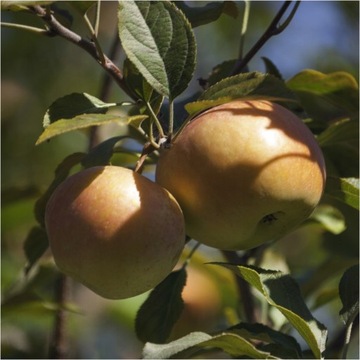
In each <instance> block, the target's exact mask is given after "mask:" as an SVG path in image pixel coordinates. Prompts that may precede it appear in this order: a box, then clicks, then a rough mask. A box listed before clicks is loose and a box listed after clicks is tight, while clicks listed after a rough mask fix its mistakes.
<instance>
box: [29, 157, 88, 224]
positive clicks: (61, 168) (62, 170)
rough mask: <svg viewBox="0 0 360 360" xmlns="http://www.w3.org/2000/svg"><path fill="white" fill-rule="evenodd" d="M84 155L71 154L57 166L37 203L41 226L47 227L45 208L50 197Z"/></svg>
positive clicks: (35, 208) (36, 210)
mask: <svg viewBox="0 0 360 360" xmlns="http://www.w3.org/2000/svg"><path fill="white" fill-rule="evenodd" d="M84 156H85V154H84V153H74V154H71V155H69V156H67V157H66V158H65V159H64V160H63V161H62V162H61V163H60V164H59V165H58V167H57V168H56V170H55V177H54V180H53V181H52V183H51V184H50V186H49V187H48V189H47V190H46V191H45V193H44V194H43V195H42V196H41V197H40V198H39V199H38V200H37V201H36V203H35V207H34V212H35V218H36V220H37V221H38V223H39V224H40V225H41V226H43V227H45V220H44V218H45V209H46V204H47V202H48V200H49V199H50V196H51V195H52V193H53V192H54V190H55V189H56V188H57V186H58V185H59V184H60V183H61V182H63V181H64V180H65V179H66V178H67V177H68V175H69V173H70V171H71V169H72V168H73V167H74V166H75V165H78V164H80V162H81V161H82V159H83V158H84Z"/></svg>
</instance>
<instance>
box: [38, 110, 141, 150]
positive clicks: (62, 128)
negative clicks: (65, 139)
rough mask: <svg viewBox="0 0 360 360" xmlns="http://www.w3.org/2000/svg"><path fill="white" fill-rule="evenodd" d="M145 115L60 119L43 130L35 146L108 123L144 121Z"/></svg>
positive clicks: (108, 115) (99, 115)
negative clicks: (54, 138)
mask: <svg viewBox="0 0 360 360" xmlns="http://www.w3.org/2000/svg"><path fill="white" fill-rule="evenodd" d="M146 117H147V116H146V115H137V116H133V117H132V116H130V117H128V116H119V115H111V114H84V115H78V116H75V117H74V118H71V119H60V120H57V121H55V122H54V123H52V124H50V125H49V126H47V127H46V128H45V130H44V131H43V133H42V134H41V135H40V136H39V138H38V139H37V141H36V145H39V144H41V143H42V142H44V141H46V140H49V139H51V138H53V137H55V136H58V135H61V134H65V133H67V132H70V131H74V130H80V129H84V128H88V127H91V126H100V125H104V124H109V123H119V124H121V123H124V122H126V121H131V120H137V119H146Z"/></svg>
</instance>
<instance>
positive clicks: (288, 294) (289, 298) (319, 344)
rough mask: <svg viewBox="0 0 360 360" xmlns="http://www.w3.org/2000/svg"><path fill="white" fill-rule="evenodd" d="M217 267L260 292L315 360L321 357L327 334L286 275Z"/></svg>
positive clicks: (277, 272) (268, 271)
mask: <svg viewBox="0 0 360 360" xmlns="http://www.w3.org/2000/svg"><path fill="white" fill-rule="evenodd" d="M219 265H222V266H224V267H227V268H229V269H231V270H232V271H233V272H234V273H235V274H236V275H238V276H240V277H242V278H243V279H244V280H246V281H247V282H249V283H250V284H251V285H252V286H254V287H255V288H256V289H257V290H258V291H260V293H261V294H262V295H263V296H264V297H265V299H266V300H267V301H268V303H269V304H270V305H273V306H275V307H276V308H277V309H278V310H279V311H280V312H281V313H282V314H283V315H284V316H285V317H286V318H287V319H288V320H289V322H290V323H291V324H292V326H293V327H294V328H295V329H296V330H297V331H298V332H299V334H300V335H301V336H302V337H303V338H304V340H305V341H306V342H307V344H308V345H309V347H310V349H311V350H312V352H313V354H314V356H315V357H316V358H318V359H320V358H321V357H322V353H323V351H324V350H325V343H326V338H327V330H326V328H325V327H324V325H322V324H321V323H319V322H318V321H317V320H316V319H315V318H314V317H313V316H312V314H311V312H310V311H309V309H308V307H307V306H306V304H305V302H304V300H303V297H302V295H301V292H300V288H299V286H298V284H297V283H296V282H295V281H294V280H293V279H292V278H291V277H290V276H289V275H287V274H283V273H282V272H280V271H272V270H264V269H260V268H256V267H254V266H236V265H231V264H220V263H219Z"/></svg>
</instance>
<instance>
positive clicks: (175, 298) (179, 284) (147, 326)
mask: <svg viewBox="0 0 360 360" xmlns="http://www.w3.org/2000/svg"><path fill="white" fill-rule="evenodd" d="M185 282H186V271H185V269H180V270H177V271H173V272H172V273H171V274H170V275H169V276H168V277H166V278H165V279H164V280H163V281H162V282H161V283H160V284H159V285H157V286H156V287H155V289H154V290H153V291H152V292H151V293H150V295H149V297H148V299H147V300H146V301H145V302H144V304H143V305H142V306H141V308H140V310H139V312H138V314H137V316H136V320H135V330H136V334H137V337H138V338H139V339H140V340H141V341H143V342H153V343H163V342H165V341H166V339H167V338H168V337H169V335H170V332H171V329H172V327H173V325H174V324H175V322H176V321H177V319H178V318H179V316H180V314H181V311H182V310H183V306H184V303H183V300H182V298H181V292H182V290H183V288H184V286H185Z"/></svg>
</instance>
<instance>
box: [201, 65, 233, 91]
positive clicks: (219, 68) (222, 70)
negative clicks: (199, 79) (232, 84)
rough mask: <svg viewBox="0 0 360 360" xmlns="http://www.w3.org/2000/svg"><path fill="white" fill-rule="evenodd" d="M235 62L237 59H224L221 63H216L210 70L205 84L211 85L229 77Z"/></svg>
mask: <svg viewBox="0 0 360 360" xmlns="http://www.w3.org/2000/svg"><path fill="white" fill-rule="evenodd" d="M236 62H237V59H233V60H227V61H224V62H222V63H221V64H218V65H216V66H215V67H214V68H213V69H212V70H211V73H210V76H209V78H208V79H206V82H207V85H208V86H212V85H214V84H216V83H217V82H219V81H221V80H223V79H225V78H227V77H229V75H230V74H231V72H232V70H233V69H234V66H235V64H236Z"/></svg>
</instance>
